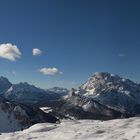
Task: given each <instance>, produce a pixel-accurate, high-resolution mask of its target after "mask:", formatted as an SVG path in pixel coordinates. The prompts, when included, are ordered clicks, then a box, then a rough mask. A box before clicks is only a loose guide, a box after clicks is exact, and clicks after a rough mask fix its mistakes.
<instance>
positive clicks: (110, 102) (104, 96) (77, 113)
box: [57, 72, 140, 119]
mask: <svg viewBox="0 0 140 140" xmlns="http://www.w3.org/2000/svg"><path fill="white" fill-rule="evenodd" d="M59 105H60V106H59V107H57V111H59V112H60V113H62V114H65V115H70V116H73V117H75V118H78V119H114V118H122V117H132V116H137V115H139V114H140V85H139V84H137V83H135V82H133V81H131V80H129V79H124V78H121V77H120V76H118V75H114V74H110V73H107V72H102V73H95V75H93V76H92V77H91V78H89V79H88V80H87V81H86V82H85V83H84V84H83V85H82V86H80V87H79V89H78V90H74V89H73V90H72V91H71V92H70V93H69V95H66V96H65V97H64V98H63V99H62V100H61V103H60V104H59Z"/></svg>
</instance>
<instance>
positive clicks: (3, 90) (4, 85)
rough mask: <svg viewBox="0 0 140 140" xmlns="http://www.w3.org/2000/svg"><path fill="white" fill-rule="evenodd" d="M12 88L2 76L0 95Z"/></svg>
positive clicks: (0, 78)
mask: <svg viewBox="0 0 140 140" xmlns="http://www.w3.org/2000/svg"><path fill="white" fill-rule="evenodd" d="M11 86H12V84H11V83H10V82H9V80H8V79H7V78H5V77H3V76H1V77H0V94H2V93H3V92H5V91H6V90H7V89H9V88H10V87H11Z"/></svg>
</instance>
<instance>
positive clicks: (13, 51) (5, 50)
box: [0, 43, 21, 61]
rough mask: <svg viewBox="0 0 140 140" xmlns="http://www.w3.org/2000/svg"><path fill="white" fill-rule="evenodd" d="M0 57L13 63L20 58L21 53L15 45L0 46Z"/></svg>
mask: <svg viewBox="0 0 140 140" xmlns="http://www.w3.org/2000/svg"><path fill="white" fill-rule="evenodd" d="M0 57H1V58H4V59H8V60H10V61H15V60H16V59H17V58H20V57H21V52H20V50H19V49H18V48H17V46H16V45H12V44H11V43H7V44H0Z"/></svg>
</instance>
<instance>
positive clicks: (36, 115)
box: [0, 97, 58, 132]
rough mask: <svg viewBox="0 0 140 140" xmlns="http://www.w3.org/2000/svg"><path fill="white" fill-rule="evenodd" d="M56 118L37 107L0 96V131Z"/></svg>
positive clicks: (21, 127)
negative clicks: (10, 100)
mask: <svg viewBox="0 0 140 140" xmlns="http://www.w3.org/2000/svg"><path fill="white" fill-rule="evenodd" d="M57 120H58V119H56V118H55V117H53V116H52V115H50V114H46V113H44V112H43V111H41V110H40V109H38V108H33V107H29V106H26V105H22V104H19V103H15V102H9V101H8V100H6V99H4V98H2V97H0V124H1V125H0V132H13V131H16V130H22V129H25V128H28V127H29V126H31V125H33V124H36V123H44V122H51V123H55V122H56V121H57Z"/></svg>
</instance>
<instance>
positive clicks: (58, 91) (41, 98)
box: [0, 77, 68, 106]
mask: <svg viewBox="0 0 140 140" xmlns="http://www.w3.org/2000/svg"><path fill="white" fill-rule="evenodd" d="M67 93H68V90H67V89H64V88H59V87H54V88H51V89H47V90H44V89H40V88H37V87H35V86H34V85H30V84H28V83H27V82H24V83H22V82H21V83H18V84H12V83H10V82H9V81H8V79H7V78H5V77H0V95H1V96H2V97H4V98H6V99H8V100H10V101H15V102H18V103H23V104H27V105H31V106H34V105H35V106H46V105H47V106H50V105H51V104H53V102H55V101H57V100H58V99H60V98H61V97H62V96H64V95H66V94H67Z"/></svg>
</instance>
